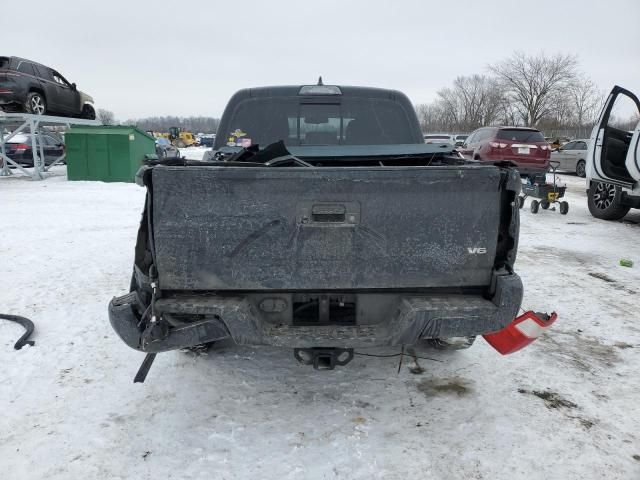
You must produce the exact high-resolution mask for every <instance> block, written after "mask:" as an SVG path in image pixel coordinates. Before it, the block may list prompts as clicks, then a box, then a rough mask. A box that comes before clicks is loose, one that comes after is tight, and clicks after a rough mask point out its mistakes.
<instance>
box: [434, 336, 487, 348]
mask: <svg viewBox="0 0 640 480" xmlns="http://www.w3.org/2000/svg"><path fill="white" fill-rule="evenodd" d="M475 340H476V337H475V336H471V337H446V338H430V339H428V340H425V341H424V343H425V344H426V345H428V346H429V347H431V348H435V349H436V350H464V349H466V348H469V347H470V346H471V345H473V342H475Z"/></svg>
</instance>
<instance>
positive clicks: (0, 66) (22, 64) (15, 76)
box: [0, 57, 96, 120]
mask: <svg viewBox="0 0 640 480" xmlns="http://www.w3.org/2000/svg"><path fill="white" fill-rule="evenodd" d="M0 110H4V111H8V112H26V113H31V114H36V115H60V116H65V117H77V118H87V119H91V120H93V119H95V118H96V112H95V110H94V107H93V98H91V97H90V96H89V95H87V94H86V93H83V92H81V91H80V90H78V89H77V88H76V84H75V83H69V82H68V81H67V79H66V78H64V77H63V76H62V75H61V74H60V73H59V72H57V71H56V70H54V69H52V68H49V67H47V66H45V65H42V64H40V63H36V62H32V61H31V60H26V59H24V58H19V57H0Z"/></svg>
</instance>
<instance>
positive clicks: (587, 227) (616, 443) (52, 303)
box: [0, 149, 640, 479]
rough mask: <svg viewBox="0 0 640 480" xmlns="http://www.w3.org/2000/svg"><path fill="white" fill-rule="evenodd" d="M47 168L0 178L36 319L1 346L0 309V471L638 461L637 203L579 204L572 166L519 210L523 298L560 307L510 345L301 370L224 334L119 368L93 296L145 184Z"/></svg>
mask: <svg viewBox="0 0 640 480" xmlns="http://www.w3.org/2000/svg"><path fill="white" fill-rule="evenodd" d="M187 153H188V155H190V156H195V157H197V155H198V154H199V151H198V150H196V149H190V150H189V151H188V152H187ZM52 170H53V176H51V177H50V178H48V179H46V180H45V181H41V182H34V181H31V180H29V179H27V178H26V177H19V176H14V177H9V178H0V205H1V206H2V217H3V229H2V232H3V235H2V247H3V248H2V249H1V250H0V278H2V279H3V286H2V290H1V291H0V303H1V304H2V310H3V311H10V312H15V313H18V314H20V315H24V316H27V317H29V318H31V319H32V320H33V321H34V322H35V324H36V334H35V336H34V340H35V341H36V345H35V346H34V347H25V348H23V349H22V350H20V351H14V350H13V349H12V345H13V342H14V341H15V340H16V338H17V337H18V336H19V335H20V334H21V329H20V327H18V326H17V325H15V324H11V323H7V322H0V345H1V346H2V348H0V364H1V365H2V369H0V385H2V388H1V389H0V410H1V411H2V412H3V414H2V415H1V416H0V458H2V460H3V461H2V464H3V470H4V472H5V474H4V475H5V477H4V478H19V479H42V478H48V479H68V478H96V479H107V478H108V479H116V478H123V479H124V478H226V479H236V478H237V479H246V478H276V477H278V478H305V479H307V478H354V479H360V478H362V479H364V478H385V479H404V478H418V477H419V476H420V477H422V478H478V479H480V478H486V479H500V478H509V479H516V478H522V479H524V478H526V479H538V478H539V479H548V478H584V477H588V478H603V479H631V478H640V438H639V434H638V431H640V406H639V405H640V404H639V403H638V401H637V399H638V398H640V380H639V378H638V369H639V368H640V354H639V352H640V326H639V325H638V307H639V306H640V304H639V302H638V298H639V297H638V294H639V292H640V286H639V285H640V273H639V272H640V269H639V265H638V264H640V245H639V244H638V234H639V229H640V213H638V211H632V213H630V214H628V215H627V216H626V217H625V219H624V220H623V221H620V222H604V221H599V220H596V219H594V218H593V217H592V216H591V215H590V214H589V212H588V210H587V207H586V197H585V192H584V190H585V187H584V180H583V179H580V178H577V177H576V176H571V175H562V181H564V182H566V183H567V184H568V186H569V189H568V194H567V200H568V202H569V204H570V211H569V213H568V215H566V216H564V215H560V214H559V213H558V212H555V211H540V213H538V214H537V215H533V214H531V213H530V212H529V211H528V210H527V208H526V206H525V209H523V210H522V212H521V223H522V227H521V234H520V247H519V253H518V260H517V262H516V267H517V271H518V273H519V274H520V275H521V277H522V279H523V282H524V285H525V298H524V302H523V307H524V308H525V309H527V308H535V309H544V310H547V311H551V310H556V311H557V312H558V315H559V319H558V321H557V322H556V324H555V325H554V326H553V328H552V329H551V330H550V331H549V333H547V334H544V336H543V337H542V338H540V339H539V340H538V341H537V342H535V343H534V344H533V345H532V346H530V347H529V348H527V349H525V350H523V351H521V352H519V353H516V354H514V355H512V356H508V357H501V356H499V355H498V354H497V353H496V352H495V351H494V350H493V349H492V348H490V347H489V346H488V345H487V344H486V343H485V342H484V341H483V340H482V339H478V340H477V342H476V344H475V345H474V346H473V347H472V348H470V349H468V350H466V351H461V352H433V351H428V350H424V351H421V352H419V354H420V355H421V356H429V357H432V358H433V359H434V360H435V361H432V360H418V362H419V365H417V364H416V363H415V362H414V361H413V360H412V359H411V358H409V357H405V358H404V361H403V364H402V366H401V368H400V371H399V372H398V360H399V359H398V358H397V357H396V358H373V357H365V356H357V357H356V359H355V360H354V361H353V362H352V363H351V364H349V365H348V366H347V367H344V368H341V369H337V370H335V371H330V372H318V371H314V370H313V369H311V368H310V367H305V366H302V365H299V364H297V363H296V362H295V361H294V359H293V356H292V353H291V351H290V350H287V349H275V348H258V347H254V348H250V347H238V346H234V345H232V344H223V345H219V346H218V347H217V348H215V349H213V350H211V351H210V352H209V354H208V355H206V356H194V355H193V354H187V353H182V352H169V353H165V354H161V355H159V356H158V358H157V359H156V363H155V365H154V368H153V369H152V371H151V373H150V374H149V377H148V378H147V381H146V383H144V384H133V383H132V378H133V375H134V374H135V369H136V368H137V365H138V364H139V362H140V361H141V360H142V355H141V354H140V353H139V352H136V351H133V350H131V349H129V348H128V347H126V346H125V345H124V344H123V343H122V342H121V341H120V340H119V339H118V338H117V337H116V336H115V334H114V333H113V331H112V329H111V327H110V325H109V322H108V319H107V303H108V301H109V300H110V298H111V296H112V295H114V294H116V293H118V294H119V293H125V292H126V291H127V288H128V284H129V276H128V272H130V270H131V263H132V260H133V245H134V243H135V236H136V231H137V226H138V222H139V219H140V212H141V209H142V205H143V201H144V190H143V189H142V188H140V187H137V186H135V185H133V184H124V183H112V184H106V183H101V182H69V181H67V179H66V176H65V167H64V166H62V167H54V168H53V169H52ZM621 258H629V259H633V260H634V261H635V265H634V267H632V268H624V267H621V266H620V265H619V260H620V259H621ZM396 352H397V351H396V350H384V349H378V350H375V351H373V352H368V353H378V354H389V353H396ZM6 472H10V474H9V476H6V475H7V473H6ZM167 472H180V473H179V474H174V475H171V474H167Z"/></svg>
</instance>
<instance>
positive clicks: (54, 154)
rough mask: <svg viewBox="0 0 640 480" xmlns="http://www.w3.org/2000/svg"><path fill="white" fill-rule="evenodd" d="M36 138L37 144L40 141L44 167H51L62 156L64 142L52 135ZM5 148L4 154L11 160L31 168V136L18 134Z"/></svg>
mask: <svg viewBox="0 0 640 480" xmlns="http://www.w3.org/2000/svg"><path fill="white" fill-rule="evenodd" d="M37 137H38V139H39V140H38V142H40V141H42V150H43V153H44V163H45V165H51V164H52V163H53V162H55V161H56V160H57V159H58V158H60V157H61V156H62V155H64V142H63V141H62V139H61V138H58V137H57V136H54V135H53V134H52V135H47V134H45V135H38V136H37ZM5 148H6V152H5V153H6V155H7V157H9V158H10V159H11V160H13V161H14V162H16V163H18V164H20V165H22V166H24V167H33V148H32V142H31V135H24V134H18V135H16V136H14V137H12V138H10V139H9V141H7V143H6V144H5ZM39 148H40V147H39V145H38V149H39Z"/></svg>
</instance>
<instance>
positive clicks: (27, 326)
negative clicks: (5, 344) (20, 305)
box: [0, 313, 36, 350]
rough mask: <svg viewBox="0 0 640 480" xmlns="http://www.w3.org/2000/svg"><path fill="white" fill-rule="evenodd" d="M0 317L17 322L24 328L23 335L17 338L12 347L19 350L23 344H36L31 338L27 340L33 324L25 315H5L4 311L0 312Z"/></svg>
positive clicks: (33, 327)
mask: <svg viewBox="0 0 640 480" xmlns="http://www.w3.org/2000/svg"><path fill="white" fill-rule="evenodd" d="M0 318H1V319H3V320H9V321H10V322H16V323H19V324H20V325H22V326H23V327H24V329H25V330H26V332H24V335H22V336H21V337H20V338H19V339H18V341H17V342H16V344H15V345H14V346H13V348H15V349H16V350H20V349H21V348H22V347H24V346H25V345H31V346H32V347H33V346H34V345H35V344H36V342H34V341H33V340H27V339H28V338H29V337H30V336H31V334H32V333H33V330H34V329H35V326H34V325H33V322H32V321H31V320H29V319H28V318H25V317H20V316H18V315H6V314H4V313H0Z"/></svg>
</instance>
